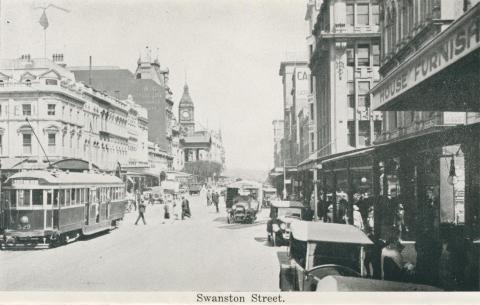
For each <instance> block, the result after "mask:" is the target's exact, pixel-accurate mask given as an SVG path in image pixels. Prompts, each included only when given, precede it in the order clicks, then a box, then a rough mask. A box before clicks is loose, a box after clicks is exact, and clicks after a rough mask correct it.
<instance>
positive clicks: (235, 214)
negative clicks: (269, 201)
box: [227, 195, 259, 223]
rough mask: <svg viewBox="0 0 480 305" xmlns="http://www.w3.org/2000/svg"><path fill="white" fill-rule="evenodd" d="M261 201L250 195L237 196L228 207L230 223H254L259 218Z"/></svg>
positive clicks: (228, 220)
mask: <svg viewBox="0 0 480 305" xmlns="http://www.w3.org/2000/svg"><path fill="white" fill-rule="evenodd" d="M258 208H259V203H258V201H257V200H256V199H254V198H252V197H251V196H249V195H240V196H237V197H235V199H234V200H233V205H232V207H231V208H228V209H227V213H228V215H227V222H228V223H237V222H239V223H253V222H254V221H255V220H256V219H257V212H258Z"/></svg>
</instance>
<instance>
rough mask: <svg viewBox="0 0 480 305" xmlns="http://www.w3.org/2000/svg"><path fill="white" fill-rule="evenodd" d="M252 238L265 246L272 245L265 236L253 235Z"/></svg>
mask: <svg viewBox="0 0 480 305" xmlns="http://www.w3.org/2000/svg"><path fill="white" fill-rule="evenodd" d="M254 239H255V241H257V242H259V243H262V244H263V245H264V246H265V247H269V248H271V247H272V245H271V244H270V242H269V241H268V239H267V238H266V237H255V238H254Z"/></svg>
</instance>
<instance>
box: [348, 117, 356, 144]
mask: <svg viewBox="0 0 480 305" xmlns="http://www.w3.org/2000/svg"><path fill="white" fill-rule="evenodd" d="M347 129H348V144H349V145H350V146H353V147H355V122H354V121H348V122H347Z"/></svg>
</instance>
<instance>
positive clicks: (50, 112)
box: [48, 104, 55, 115]
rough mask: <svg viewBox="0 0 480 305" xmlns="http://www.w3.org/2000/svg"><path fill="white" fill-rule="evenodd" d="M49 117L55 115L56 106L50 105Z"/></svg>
mask: <svg viewBox="0 0 480 305" xmlns="http://www.w3.org/2000/svg"><path fill="white" fill-rule="evenodd" d="M48 115H55V104H48Z"/></svg>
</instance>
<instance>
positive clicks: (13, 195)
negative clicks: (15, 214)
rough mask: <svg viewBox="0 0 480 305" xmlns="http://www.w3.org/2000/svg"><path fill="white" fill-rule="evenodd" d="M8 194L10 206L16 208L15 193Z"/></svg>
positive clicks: (13, 191) (14, 191)
mask: <svg viewBox="0 0 480 305" xmlns="http://www.w3.org/2000/svg"><path fill="white" fill-rule="evenodd" d="M9 193H10V206H12V207H16V206H17V191H16V190H11V191H9Z"/></svg>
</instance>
